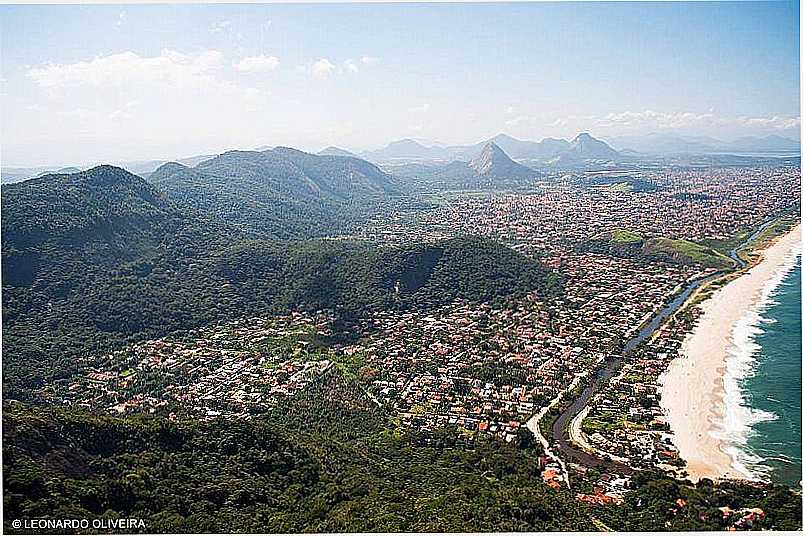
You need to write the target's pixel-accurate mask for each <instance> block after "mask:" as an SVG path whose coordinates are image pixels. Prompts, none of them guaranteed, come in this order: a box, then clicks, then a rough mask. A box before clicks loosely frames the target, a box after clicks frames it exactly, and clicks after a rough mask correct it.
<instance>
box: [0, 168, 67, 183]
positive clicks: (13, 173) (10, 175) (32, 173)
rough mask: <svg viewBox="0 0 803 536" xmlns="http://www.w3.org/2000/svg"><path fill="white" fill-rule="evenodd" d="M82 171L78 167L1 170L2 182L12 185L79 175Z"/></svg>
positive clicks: (0, 177)
mask: <svg viewBox="0 0 803 536" xmlns="http://www.w3.org/2000/svg"><path fill="white" fill-rule="evenodd" d="M79 171H81V170H80V169H79V168H77V167H64V168H60V169H57V168H52V167H33V168H12V167H7V168H2V170H0V180H2V183H3V184H12V183H15V182H21V181H24V180H26V179H32V178H35V177H41V176H43V175H50V174H65V173H78V172H79Z"/></svg>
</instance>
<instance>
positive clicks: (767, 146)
mask: <svg viewBox="0 0 803 536" xmlns="http://www.w3.org/2000/svg"><path fill="white" fill-rule="evenodd" d="M726 147H727V149H726V150H731V151H738V152H745V153H747V152H750V153H752V152H757V153H760V152H768V153H769V152H798V153H799V152H800V141H799V140H793V139H789V138H784V137H783V136H777V135H770V136H764V137H755V136H747V137H743V138H738V139H736V140H734V141H732V142H730V143H729V144H727V145H726Z"/></svg>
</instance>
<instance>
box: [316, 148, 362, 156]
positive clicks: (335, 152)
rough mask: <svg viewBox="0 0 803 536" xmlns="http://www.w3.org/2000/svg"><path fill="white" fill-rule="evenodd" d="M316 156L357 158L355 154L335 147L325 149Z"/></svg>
mask: <svg viewBox="0 0 803 536" xmlns="http://www.w3.org/2000/svg"><path fill="white" fill-rule="evenodd" d="M318 154H319V155H322V156H351V157H354V158H357V155H356V154H354V153H352V152H349V151H347V150H345V149H341V148H340V147H335V146H329V147H327V148H326V149H322V150H320V151H318Z"/></svg>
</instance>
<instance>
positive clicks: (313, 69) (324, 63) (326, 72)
mask: <svg viewBox="0 0 803 536" xmlns="http://www.w3.org/2000/svg"><path fill="white" fill-rule="evenodd" d="M333 72H335V65H334V63H332V62H331V61H329V60H328V59H326V58H321V59H319V60H318V61H316V62H314V63H313V64H312V65H311V66H310V73H311V74H312V75H313V76H316V77H318V78H327V77H329V76H330V75H331V74H332V73H333Z"/></svg>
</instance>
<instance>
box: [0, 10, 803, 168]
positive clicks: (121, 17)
mask: <svg viewBox="0 0 803 536" xmlns="http://www.w3.org/2000/svg"><path fill="white" fill-rule="evenodd" d="M648 15H649V16H648ZM0 19H1V20H2V22H0V25H2V46H3V58H2V93H3V99H4V106H3V109H2V124H3V125H4V126H5V129H4V130H5V132H4V134H5V137H4V146H3V152H2V160H3V165H4V166H11V165H16V166H35V165H68V164H70V165H78V164H89V163H95V162H102V161H122V160H136V159H151V158H164V159H172V158H178V157H183V156H189V155H193V154H207V153H217V152H221V151H224V150H227V149H233V148H241V149H250V148H255V147H259V146H263V145H270V146H272V145H287V146H293V147H298V148H300V149H305V150H311V151H317V150H319V149H321V148H323V147H326V146H328V145H336V146H339V147H344V148H347V149H349V150H367V149H372V148H376V147H380V146H383V145H385V144H387V143H388V142H390V141H393V140H397V139H401V138H415V139H419V140H424V141H430V142H439V143H444V144H466V143H476V142H478V141H480V140H484V139H488V138H490V137H491V136H494V135H496V134H498V133H500V132H505V133H507V134H510V135H512V136H514V137H517V138H520V139H528V140H536V141H537V140H540V139H542V138H544V137H561V138H569V139H571V138H572V137H574V136H575V135H576V134H577V133H578V132H582V131H588V132H591V133H593V134H594V135H595V136H597V137H602V138H603V139H610V138H612V137H617V136H628V135H646V134H650V133H673V134H682V135H686V136H714V137H717V138H721V139H726V140H727V139H733V138H737V137H740V136H767V135H780V136H784V137H791V138H793V139H798V137H799V134H798V132H799V129H800V106H799V67H798V66H799V64H798V56H799V45H798V43H799V22H798V21H799V6H798V4H797V3H795V2H761V3H749V4H746V5H745V4H743V3H739V4H708V3H699V4H697V3H693V4H683V5H679V4H663V3H650V4H635V3H634V4H628V3H621V4H620V3H611V4H604V5H600V4H584V3H572V4H550V3H541V4H538V3H536V4H526V5H524V4H494V5H484V4H483V5H477V4H472V5H456V4H451V5H407V4H391V5H316V6H310V5H305V6H302V5H267V6H266V5H240V6H188V5H173V6H147V5H140V6H47V7H45V6H38V7H24V8H22V7H18V6H3V7H0ZM11 125H13V132H11V131H10V130H11Z"/></svg>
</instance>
